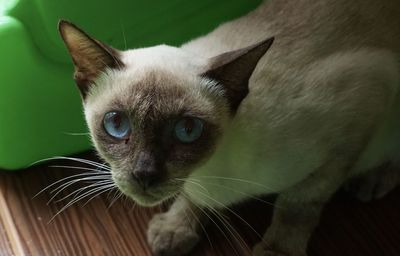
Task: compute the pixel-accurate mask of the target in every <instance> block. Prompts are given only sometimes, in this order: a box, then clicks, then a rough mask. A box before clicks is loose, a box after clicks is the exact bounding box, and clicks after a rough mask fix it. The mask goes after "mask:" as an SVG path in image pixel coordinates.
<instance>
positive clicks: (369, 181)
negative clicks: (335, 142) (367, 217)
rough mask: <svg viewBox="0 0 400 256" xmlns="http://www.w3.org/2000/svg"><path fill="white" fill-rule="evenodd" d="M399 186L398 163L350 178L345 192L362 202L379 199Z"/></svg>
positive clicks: (399, 171)
mask: <svg viewBox="0 0 400 256" xmlns="http://www.w3.org/2000/svg"><path fill="white" fill-rule="evenodd" d="M399 184H400V163H389V164H387V165H385V166H381V167H378V168H376V169H373V170H370V171H368V172H367V173H363V174H361V175H359V176H357V177H355V178H352V179H351V180H350V181H349V182H347V183H346V184H345V190H346V191H347V192H350V193H351V194H353V195H354V196H355V197H357V198H358V199H359V200H361V201H363V202H368V201H371V200H374V199H379V198H382V197H383V196H385V195H386V194H387V193H389V192H390V191H392V190H393V189H394V188H395V187H396V186H398V185H399Z"/></svg>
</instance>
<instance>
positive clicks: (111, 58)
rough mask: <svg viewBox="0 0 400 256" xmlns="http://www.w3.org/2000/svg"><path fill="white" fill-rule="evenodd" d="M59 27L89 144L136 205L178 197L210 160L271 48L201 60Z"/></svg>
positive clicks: (167, 49)
mask: <svg viewBox="0 0 400 256" xmlns="http://www.w3.org/2000/svg"><path fill="white" fill-rule="evenodd" d="M59 29H60V33H61V36H62V38H63V40H64V42H65V44H66V46H67V48H68V50H69V52H70V54H71V56H72V60H73V63H74V65H75V74H74V79H75V82H76V84H77V85H78V88H79V90H80V93H81V96H82V99H83V105H84V110H85V117H86V121H87V124H88V127H89V129H90V133H91V137H92V140H93V143H94V145H95V147H96V149H97V151H98V153H99V154H100V156H101V157H102V158H104V160H105V161H106V162H107V163H108V164H109V165H110V166H111V169H112V176H113V180H114V182H115V184H116V185H117V186H118V188H119V189H120V190H121V191H122V192H123V193H125V194H126V195H128V196H129V197H131V198H132V199H134V200H135V201H137V202H138V203H139V204H142V205H155V204H158V203H160V202H161V201H163V200H165V199H167V198H170V197H172V196H174V195H176V194H178V193H179V191H180V190H181V189H182V187H183V185H184V182H185V181H184V180H185V178H186V177H188V175H190V174H191V173H192V172H193V171H194V170H195V169H196V167H197V166H199V165H201V164H202V163H204V162H205V161H207V159H209V158H210V156H212V154H213V152H214V150H215V148H216V147H217V146H218V141H219V139H220V138H221V136H222V135H223V132H224V130H225V129H226V128H227V126H228V125H229V121H230V120H231V119H232V118H233V117H234V115H235V112H236V110H237V108H238V107H239V105H240V103H241V101H242V100H243V99H244V98H245V97H246V95H247V93H248V80H249V78H250V76H251V74H252V72H253V70H254V68H255V66H256V64H257V62H258V60H259V59H260V58H261V57H262V56H263V55H264V53H265V52H266V51H267V49H268V48H269V47H270V45H271V44H272V39H268V40H265V41H263V42H261V43H259V44H256V45H253V46H250V47H247V48H244V49H239V50H236V51H232V52H227V53H222V54H220V55H218V56H215V57H213V58H203V57H201V56H197V55H196V54H195V53H190V52H186V51H184V50H182V49H179V48H175V47H171V46H166V45H160V46H155V47H150V48H143V49H135V50H128V51H118V50H116V49H114V48H112V47H110V46H107V45H105V44H103V43H101V42H99V41H97V40H95V39H93V38H91V37H90V36H88V35H87V34H86V33H84V32H83V31H82V30H80V29H79V28H77V27H76V26H74V25H72V24H71V23H68V22H66V21H61V22H60V24H59Z"/></svg>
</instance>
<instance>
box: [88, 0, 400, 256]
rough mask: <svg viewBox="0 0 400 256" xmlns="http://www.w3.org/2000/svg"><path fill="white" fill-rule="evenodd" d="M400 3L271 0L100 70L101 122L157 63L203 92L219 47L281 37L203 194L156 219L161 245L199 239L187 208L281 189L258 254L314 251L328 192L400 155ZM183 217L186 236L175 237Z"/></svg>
mask: <svg viewBox="0 0 400 256" xmlns="http://www.w3.org/2000/svg"><path fill="white" fill-rule="evenodd" d="M399 13H400V2H399V1H396V0H382V1H375V0H363V1H362V0H355V1H348V0H320V1H311V0H298V1H292V0H270V1H266V2H265V3H263V4H262V5H261V6H260V7H259V8H258V9H257V10H255V11H253V12H251V13H250V14H248V15H246V16H244V17H242V18H240V19H237V20H235V21H232V22H228V23H225V24H223V25H221V26H220V27H218V28H217V29H216V30H214V31H213V32H211V33H210V34H208V35H206V36H204V37H201V38H198V39H195V40H193V41H191V42H188V43H187V44H184V45H183V46H182V47H180V48H175V47H170V46H156V47H152V48H146V49H135V50H129V51H126V52H123V53H122V55H121V58H122V62H123V63H124V64H125V66H126V67H125V68H124V69H122V70H113V71H111V70H109V71H108V72H106V73H105V74H104V75H103V76H102V77H101V78H99V79H98V80H97V83H96V84H97V85H98V86H96V87H94V88H93V89H92V90H91V91H90V94H89V96H88V98H87V101H86V103H85V113H86V118H87V120H88V124H89V127H90V128H91V130H92V132H93V131H94V130H95V125H96V123H95V120H94V119H95V115H94V113H97V112H99V113H101V112H102V111H104V110H102V109H104V108H106V107H105V106H107V104H108V102H111V101H112V99H113V98H115V97H118V95H121V94H125V93H126V92H127V91H129V90H130V88H131V87H132V84H134V81H140V80H141V79H143V78H145V77H146V74H148V73H149V72H152V71H153V70H160V69H161V70H164V71H167V72H171V73H174V74H179V76H180V77H181V79H182V81H192V82H187V83H182V86H183V87H185V88H186V89H187V90H192V91H193V93H194V94H196V95H199V96H201V95H202V94H201V93H199V92H198V91H199V90H200V91H202V89H201V87H203V88H205V87H208V86H211V87H215V84H214V83H212V82H210V81H206V82H204V81H203V82H201V81H200V80H193V79H194V78H193V77H194V76H195V75H196V74H199V73H200V72H201V71H202V68H204V66H206V64H207V60H208V58H210V57H213V56H216V55H218V54H221V53H223V52H227V51H231V50H236V49H240V48H243V47H247V46H249V45H252V44H254V43H257V42H259V41H261V40H264V39H266V38H268V37H272V36H274V37H275V42H274V44H273V46H272V47H271V49H270V50H269V51H268V52H267V53H266V54H265V56H264V57H263V58H262V59H261V60H260V62H259V63H258V65H257V68H256V70H255V71H254V73H253V75H252V77H251V80H250V83H249V90H250V92H249V94H248V95H247V97H246V98H245V99H244V100H243V102H242V103H241V105H240V107H239V109H238V111H237V112H236V114H235V116H234V118H233V120H232V121H228V117H226V116H224V114H223V113H222V114H221V117H220V118H222V119H224V120H223V122H222V123H223V124H224V125H223V127H224V133H223V137H222V139H221V141H220V142H219V144H218V146H217V148H216V151H215V152H214V154H213V155H212V156H211V158H210V159H209V160H208V161H207V162H206V163H205V164H204V165H202V166H201V167H199V168H198V169H196V170H195V171H193V172H192V174H191V175H190V177H189V178H190V179H191V180H192V182H186V184H185V189H184V191H185V194H186V197H187V198H186V199H188V198H189V199H190V201H192V202H193V203H194V204H193V203H188V202H184V203H182V202H181V201H185V200H186V199H183V198H181V199H180V200H179V202H178V203H176V204H174V205H173V206H172V208H171V212H170V213H167V214H165V215H162V217H160V216H161V215H160V216H158V217H156V220H155V221H154V222H153V223H156V224H152V225H151V226H150V231H149V240H150V243H151V245H152V248H153V250H154V252H156V253H158V254H163V253H164V254H165V255H174V252H179V253H183V252H187V251H188V250H190V249H191V247H192V246H194V244H195V242H196V241H197V240H196V239H198V238H197V236H196V235H195V233H197V232H198V226H196V224H193V223H190V226H192V225H194V226H196V227H194V228H190V229H189V230H192V231H193V232H194V233H193V235H192V236H190V235H189V236H186V235H187V232H189V231H187V230H188V229H187V226H185V225H188V224H187V223H186V224H185V223H184V222H182V221H177V220H179V219H180V218H183V215H180V214H179V212H186V211H187V209H189V208H193V209H195V208H196V207H195V206H194V205H197V206H198V207H204V208H208V207H212V208H216V209H224V208H225V206H229V205H231V204H233V203H238V202H240V201H243V200H245V199H247V198H249V197H258V196H260V195H264V194H268V193H276V192H277V193H281V195H280V196H279V197H278V201H277V206H278V207H277V208H276V212H275V215H274V219H273V224H272V225H271V227H270V228H269V230H268V231H267V233H266V235H265V237H264V239H265V240H266V242H267V243H268V244H269V246H265V244H264V243H260V244H259V245H257V246H256V247H255V249H254V254H255V255H257V256H259V255H270V256H271V255H295V256H297V255H305V254H306V246H307V241H308V238H309V237H310V235H311V233H312V230H313V228H314V227H315V225H316V224H317V222H318V218H319V213H320V211H321V209H322V206H323V204H324V202H326V201H327V200H328V199H329V198H330V196H331V195H332V194H333V193H334V192H335V191H336V190H337V189H338V188H339V187H340V186H341V185H342V184H344V183H345V182H346V181H347V180H349V179H350V178H352V177H354V176H357V175H360V174H362V173H364V172H366V171H368V170H371V169H373V168H376V167H378V166H380V165H381V164H383V163H387V162H396V161H399V159H400V96H399V89H400V88H399V87H400V64H399V58H400V18H399V15H398V14H399ZM199 86H200V87H199ZM215 88H217V87H215ZM214 92H215V93H216V94H220V93H221V91H220V90H219V89H218V88H217V89H215V90H214ZM221 104H222V105H223V103H221ZM225 119H226V120H225ZM95 143H97V142H96V140H95ZM182 205H183V206H184V207H183V206H182ZM174 207H177V208H174ZM177 209H185V210H182V211H178V210H177ZM282 209H286V210H282ZM181 214H182V213H181ZM198 214H201V212H200V213H198ZM171 216H173V217H171ZM287 223H290V225H288V224H287ZM163 225H164V226H165V227H168V228H166V230H165V232H164V231H163V228H162V227H163ZM182 225H183V229H182ZM177 226H179V227H180V228H178V227H177ZM174 227H177V229H176V230H185V232H183V233H185V234H186V235H185V234H183V233H182V232H181V233H182V234H181V233H179V234H176V236H175V238H174V239H175V240H174V239H172V240H170V237H171V236H172V237H174V236H173V235H174V234H173V232H174V230H175V228H174ZM167 229H168V230H167ZM163 232H164V233H165V236H163V234H164V233H163ZM171 232H172V234H171ZM189 233H190V232H189ZM186 237H190V241H187V243H185V239H186ZM163 238H164V239H163ZM157 241H159V242H157ZM166 241H167V242H166ZM168 241H171V242H168ZM182 244H183V245H184V246H183V247H182ZM164 254H163V255H164Z"/></svg>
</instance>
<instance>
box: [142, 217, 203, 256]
mask: <svg viewBox="0 0 400 256" xmlns="http://www.w3.org/2000/svg"><path fill="white" fill-rule="evenodd" d="M147 240H148V242H149V244H150V247H151V249H152V251H153V254H154V255H156V256H170V255H171V256H172V255H174V256H177V255H185V254H187V253H189V252H190V251H191V250H192V249H193V247H195V246H196V244H197V243H198V241H199V240H200V236H199V235H198V234H197V233H196V232H195V231H194V230H193V228H192V227H191V226H190V225H188V224H187V222H185V221H183V220H176V219H174V218H169V216H168V215H167V214H157V215H155V216H154V217H153V219H152V220H151V221H150V224H149V229H148V231H147Z"/></svg>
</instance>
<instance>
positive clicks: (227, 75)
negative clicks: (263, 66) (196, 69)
mask: <svg viewBox="0 0 400 256" xmlns="http://www.w3.org/2000/svg"><path fill="white" fill-rule="evenodd" d="M273 41H274V38H273V37H272V38H269V39H267V40H264V41H262V42H260V43H257V44H255V45H252V46H249V47H246V48H242V49H239V50H235V51H231V52H226V53H223V54H221V55H218V56H215V57H213V58H211V59H210V60H209V63H208V66H207V71H206V72H204V73H203V74H202V76H205V77H208V78H211V79H213V80H216V81H217V82H219V83H220V85H221V86H223V87H224V89H225V97H226V98H227V100H228V102H229V106H230V110H231V112H232V113H235V112H236V110H237V108H238V107H239V105H240V103H241V102H242V100H243V99H244V98H245V97H246V95H247V94H248V92H249V87H248V84H249V79H250V77H251V75H252V73H253V71H254V69H255V68H256V66H257V63H258V61H259V60H260V59H261V57H262V56H264V54H265V52H266V51H267V50H268V49H269V48H270V47H271V45H272V42H273Z"/></svg>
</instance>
